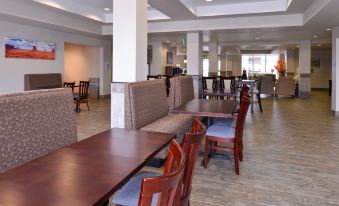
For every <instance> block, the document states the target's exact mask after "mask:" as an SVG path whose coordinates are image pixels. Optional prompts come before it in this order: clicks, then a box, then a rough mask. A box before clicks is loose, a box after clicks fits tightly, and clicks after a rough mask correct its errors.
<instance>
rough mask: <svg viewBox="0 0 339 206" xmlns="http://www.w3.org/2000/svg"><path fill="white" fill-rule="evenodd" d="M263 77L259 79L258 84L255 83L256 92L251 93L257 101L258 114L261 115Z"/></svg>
mask: <svg viewBox="0 0 339 206" xmlns="http://www.w3.org/2000/svg"><path fill="white" fill-rule="evenodd" d="M262 80H263V77H260V78H259V79H258V82H257V90H256V91H254V92H253V95H256V96H257V99H258V104H259V109H260V112H261V113H262V112H263V109H262V104H261V94H262V93H261V92H262V83H263V81H262Z"/></svg>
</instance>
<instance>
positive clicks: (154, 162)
mask: <svg viewBox="0 0 339 206" xmlns="http://www.w3.org/2000/svg"><path fill="white" fill-rule="evenodd" d="M165 162H166V159H160V158H153V159H150V160H148V161H147V162H146V166H149V167H157V168H160V167H162V166H163V165H164V163H165Z"/></svg>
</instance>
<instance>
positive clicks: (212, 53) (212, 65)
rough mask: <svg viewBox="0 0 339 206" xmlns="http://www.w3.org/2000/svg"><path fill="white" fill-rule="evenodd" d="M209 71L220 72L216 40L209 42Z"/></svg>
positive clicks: (213, 73)
mask: <svg viewBox="0 0 339 206" xmlns="http://www.w3.org/2000/svg"><path fill="white" fill-rule="evenodd" d="M208 62H209V67H208V68H209V71H208V73H209V74H211V75H217V74H218V44H217V43H216V42H210V43H209V50H208Z"/></svg>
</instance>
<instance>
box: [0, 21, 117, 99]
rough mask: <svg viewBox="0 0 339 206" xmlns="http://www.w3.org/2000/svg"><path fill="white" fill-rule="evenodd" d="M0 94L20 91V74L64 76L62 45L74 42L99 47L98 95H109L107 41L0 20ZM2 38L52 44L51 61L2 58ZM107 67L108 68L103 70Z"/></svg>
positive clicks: (22, 76) (109, 55)
mask: <svg viewBox="0 0 339 206" xmlns="http://www.w3.org/2000/svg"><path fill="white" fill-rule="evenodd" d="M0 28H1V30H0V93H8V92H19V91H23V90H24V74H32V73H62V74H63V73H64V43H65V42H69V43H75V44H82V45H88V46H96V47H102V48H103V62H104V65H103V66H102V67H103V68H101V70H100V79H102V80H103V81H101V85H100V88H101V89H100V94H102V95H106V94H110V82H111V76H110V74H111V70H110V67H111V66H110V65H111V62H112V55H111V40H103V39H100V38H96V37H89V36H85V35H79V34H73V33H66V32H61V31H56V30H51V29H47V28H43V27H37V26H32V25H22V24H18V23H13V22H9V21H3V20H1V19H0ZM5 37H20V38H26V39H30V40H41V41H47V42H54V43H56V59H55V60H33V59H11V58H5V54H4V52H5V48H4V47H5V44H4V39H5ZM107 66H108V68H107Z"/></svg>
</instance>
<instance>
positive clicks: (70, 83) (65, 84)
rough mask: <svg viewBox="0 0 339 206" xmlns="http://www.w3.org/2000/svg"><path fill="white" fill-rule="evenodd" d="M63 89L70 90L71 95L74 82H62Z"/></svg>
mask: <svg viewBox="0 0 339 206" xmlns="http://www.w3.org/2000/svg"><path fill="white" fill-rule="evenodd" d="M64 87H67V88H71V89H72V93H73V92H74V87H75V82H64Z"/></svg>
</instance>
